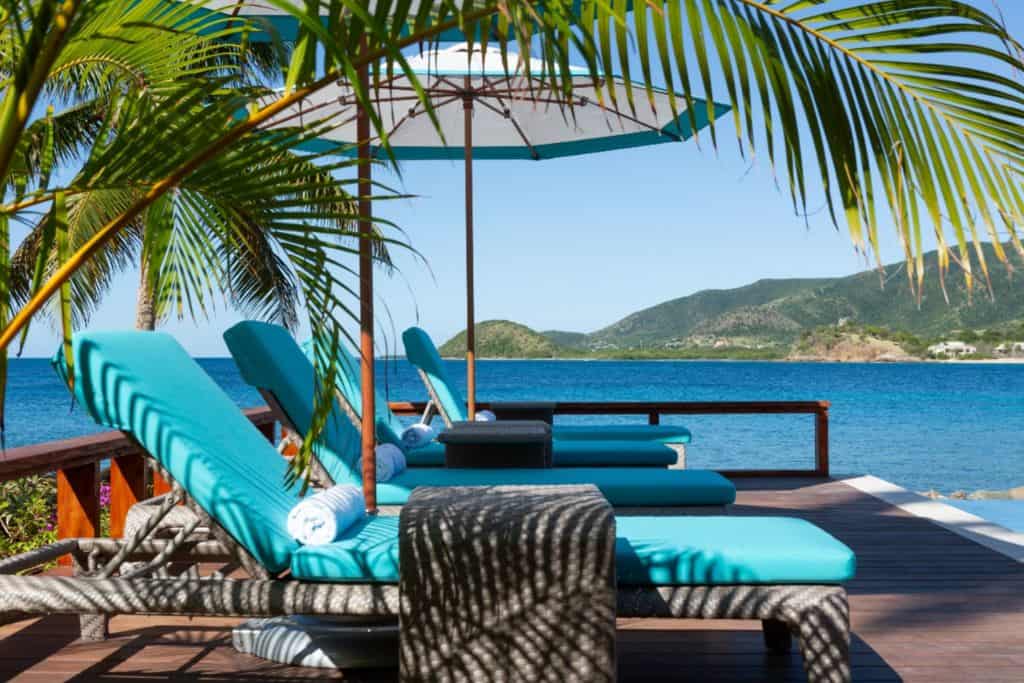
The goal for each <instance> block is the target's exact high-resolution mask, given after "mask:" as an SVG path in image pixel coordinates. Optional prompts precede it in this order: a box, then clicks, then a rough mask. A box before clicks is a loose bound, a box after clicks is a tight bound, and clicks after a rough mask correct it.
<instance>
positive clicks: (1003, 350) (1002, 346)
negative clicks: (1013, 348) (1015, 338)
mask: <svg viewBox="0 0 1024 683" xmlns="http://www.w3.org/2000/svg"><path fill="white" fill-rule="evenodd" d="M992 350H993V351H995V352H996V353H998V354H1000V355H1004V354H1007V353H1009V352H1010V347H1009V346H1007V345H1006V344H1000V345H999V346H997V347H996V348H994V349H992Z"/></svg>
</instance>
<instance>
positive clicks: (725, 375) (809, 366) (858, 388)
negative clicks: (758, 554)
mask: <svg viewBox="0 0 1024 683" xmlns="http://www.w3.org/2000/svg"><path fill="white" fill-rule="evenodd" d="M197 360H198V362H199V364H200V365H201V366H202V367H203V368H204V369H205V370H206V371H207V372H208V373H209V374H210V375H211V377H213V379H214V380H215V381H216V382H217V383H218V384H219V385H220V386H221V387H222V388H223V389H224V390H225V392H226V393H227V394H228V395H229V396H230V397H231V398H232V399H233V400H234V401H235V402H236V403H237V404H238V405H239V406H241V407H251V406H257V405H261V404H262V403H263V401H262V399H261V397H260V396H259V394H258V393H257V392H256V391H255V390H254V389H252V388H251V387H249V386H248V385H246V384H245V383H244V382H243V381H242V379H241V377H240V376H239V374H238V370H237V368H236V366H235V364H234V361H232V360H231V359H230V358H216V357H213V358H198V359H197ZM446 362H447V364H448V366H449V370H450V372H451V375H452V377H454V378H455V380H456V381H457V382H459V383H461V382H462V381H463V378H464V369H463V368H464V366H463V363H462V362H461V361H453V360H450V361H446ZM477 367H478V370H477V373H478V386H479V389H478V395H479V398H480V399H481V400H523V399H544V400H564V401H743V400H751V401H754V400H775V401H782V400H827V401H831V402H832V408H831V410H830V427H831V429H830V437H831V462H832V471H833V473H834V474H836V475H844V474H873V475H876V476H878V477H881V478H883V479H887V480H889V481H892V482H894V483H897V484H899V485H901V486H904V487H906V488H908V489H911V490H914V491H929V490H937V491H939V492H941V493H944V494H949V493H951V492H954V491H968V492H971V491H976V490H1005V489H1009V488H1013V487H1017V486H1021V485H1024V443H1022V442H1021V440H1020V434H1021V433H1024V392H1021V390H1020V389H1021V387H1022V386H1024V365H1020V364H1014V363H1005V364H1002V363H963V364H961V363H891V364H890V363H813V362H785V363H780V362H774V361H740V360H731V361H718V360H716V361H696V360H685V361H682V360H676V361H673V360H667V361H658V362H650V361H646V360H643V361H622V360H602V361H601V362H600V363H578V362H576V361H575V360H522V361H516V362H515V363H509V362H505V361H499V360H481V361H478V363H477ZM377 377H378V383H379V386H380V388H381V389H382V391H383V393H384V395H385V396H387V398H388V400H393V401H405V400H408V401H418V400H424V399H425V398H426V391H425V390H424V388H423V385H422V383H421V382H420V379H419V377H418V376H417V375H416V373H415V371H414V370H413V368H412V366H410V365H409V364H408V363H406V362H405V361H404V360H399V359H394V358H392V359H388V360H378V361H377ZM8 387H9V389H8V396H7V414H6V435H5V436H6V445H7V447H8V448H13V447H17V446H24V445H29V444H36V443H41V442H45V441H54V440H59V439H66V438H71V437H74V436H80V435H83V434H90V433H95V432H98V431H102V430H101V428H99V427H97V425H95V424H94V423H93V422H92V421H91V420H90V419H89V418H88V417H87V416H86V415H85V414H84V413H83V411H81V409H79V408H78V407H76V406H72V401H71V397H70V395H69V394H68V392H67V390H66V389H65V388H64V387H63V386H62V385H61V383H60V381H59V380H58V379H57V377H56V375H55V374H54V372H53V371H52V369H51V368H50V365H49V362H48V361H47V360H46V359H38V358H20V359H14V360H12V361H11V365H10V377H9V380H8ZM640 419H642V418H640V417H618V418H616V417H596V416H595V417H579V418H559V420H560V421H563V420H564V421H565V422H566V423H587V422H590V423H595V422H610V421H622V422H628V421H637V420H640ZM663 422H665V423H670V424H671V423H679V424H685V425H686V426H687V427H688V428H689V429H690V430H691V431H692V432H693V443H692V444H691V445H690V446H689V447H688V449H687V464H688V466H690V467H699V468H715V469H719V468H720V469H742V468H771V469H775V468H781V469H786V468H807V467H810V466H811V463H813V459H814V446H813V418H812V416H808V415H751V416H722V415H706V416H705V415H697V416H665V417H663Z"/></svg>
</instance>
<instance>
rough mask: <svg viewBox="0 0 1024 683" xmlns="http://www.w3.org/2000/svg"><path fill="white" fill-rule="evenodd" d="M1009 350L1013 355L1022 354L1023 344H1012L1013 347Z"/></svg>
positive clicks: (1023, 350)
mask: <svg viewBox="0 0 1024 683" xmlns="http://www.w3.org/2000/svg"><path fill="white" fill-rule="evenodd" d="M1011 350H1012V351H1013V352H1014V353H1018V352H1019V353H1024V342H1013V347H1012V348H1011Z"/></svg>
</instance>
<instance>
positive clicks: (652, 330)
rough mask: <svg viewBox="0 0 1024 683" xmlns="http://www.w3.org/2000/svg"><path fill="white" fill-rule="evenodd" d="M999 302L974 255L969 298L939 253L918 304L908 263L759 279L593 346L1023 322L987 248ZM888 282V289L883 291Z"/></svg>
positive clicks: (710, 293) (652, 317) (1018, 295)
mask: <svg viewBox="0 0 1024 683" xmlns="http://www.w3.org/2000/svg"><path fill="white" fill-rule="evenodd" d="M985 253H986V260H987V263H988V265H989V270H990V276H991V281H992V289H993V294H994V296H993V297H991V298H990V297H989V295H988V292H987V291H986V289H985V285H984V279H983V277H982V275H981V269H980V267H979V266H978V263H977V261H976V259H975V258H974V257H973V256H972V258H971V261H972V265H973V270H974V272H975V274H976V276H977V277H976V279H977V283H976V285H975V288H974V291H973V292H971V293H970V294H971V295H970V296H969V295H968V291H967V288H966V286H965V284H964V279H963V276H962V274H961V273H960V271H959V267H958V266H955V265H954V266H951V269H950V271H949V272H948V273H947V275H946V278H945V292H946V295H948V297H949V301H948V303H947V301H946V298H945V295H944V294H943V287H942V285H943V283H942V281H941V280H940V278H939V272H938V271H939V269H938V258H937V254H936V253H935V252H930V253H928V254H927V255H926V256H925V270H926V276H925V285H924V291H923V294H922V298H921V304H920V306H918V304H917V301H916V299H915V298H914V296H913V294H912V293H911V289H910V284H909V282H908V280H907V277H906V269H905V266H904V264H903V263H902V262H901V263H898V264H892V265H889V266H886V267H884V269H882V271H879V270H877V269H875V270H868V271H864V272H862V273H857V274H856V275H851V276H848V277H842V278H821V279H792V280H759V281H757V282H755V283H753V284H750V285H747V286H745V287H739V288H737V289H729V290H705V291H702V292H697V293H696V294H692V295H690V296H685V297H681V298H679V299H673V300H671V301H666V302H665V303H662V304H658V305H657V306H652V307H651V308H647V309H644V310H642V311H638V312H636V313H633V314H632V315H629V316H626V317H625V318H623V319H622V320H620V321H618V322H616V323H613V324H612V325H609V326H608V327H605V328H603V329H600V330H598V331H597V332H594V333H592V334H590V335H587V339H586V341H585V342H584V344H585V346H587V347H589V348H636V347H645V348H647V347H666V346H667V347H669V348H671V347H674V346H690V345H702V343H703V342H706V341H709V340H712V339H717V340H724V341H725V342H726V343H732V342H736V343H737V344H739V345H746V344H749V343H751V342H757V343H779V344H789V343H792V342H793V341H794V340H795V339H796V338H797V337H799V336H800V334H801V333H802V332H805V331H807V330H811V329H814V328H817V327H820V326H823V325H834V324H836V323H837V322H839V321H840V320H843V319H846V320H850V321H856V322H858V323H861V324H865V325H873V326H881V327H888V328H890V329H893V330H902V331H905V332H909V333H912V334H914V335H917V336H920V337H925V338H930V337H936V336H940V335H943V334H946V333H949V332H951V331H953V330H958V329H973V330H978V329H985V328H989V327H995V326H1001V325H1004V324H1006V323H1009V322H1011V321H1014V320H1018V319H1021V318H1024V290H1022V289H1021V286H1020V284H1019V279H1011V278H1010V277H1009V274H1008V273H1007V269H1006V267H1005V266H1003V265H1002V264H1000V263H998V262H997V260H996V258H995V255H994V252H993V249H992V247H991V246H989V245H985ZM883 283H884V286H883Z"/></svg>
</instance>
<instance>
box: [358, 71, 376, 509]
mask: <svg viewBox="0 0 1024 683" xmlns="http://www.w3.org/2000/svg"><path fill="white" fill-rule="evenodd" d="M359 82H360V84H361V86H362V88H363V92H367V91H368V90H369V85H370V75H369V67H368V66H363V67H362V68H360V70H359ZM356 138H357V139H358V141H359V356H360V385H361V388H362V416H361V423H360V431H361V437H362V438H361V441H360V453H361V455H362V459H363V460H362V462H363V472H362V475H363V496H364V497H365V498H366V511H367V512H368V513H371V514H372V513H375V512H376V511H377V463H376V458H375V454H374V448H375V447H376V442H375V434H376V415H377V410H376V405H375V404H374V399H375V396H374V391H373V390H374V377H373V374H374V373H373V370H374V368H373V239H372V236H371V230H372V223H371V221H370V215H371V211H372V206H371V202H370V195H371V193H372V191H373V188H372V185H371V180H372V176H371V174H372V168H371V156H370V116H369V114H368V113H367V112H366V111H365V110H364V109H363V107H360V108H359V112H358V114H357V118H356Z"/></svg>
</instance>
